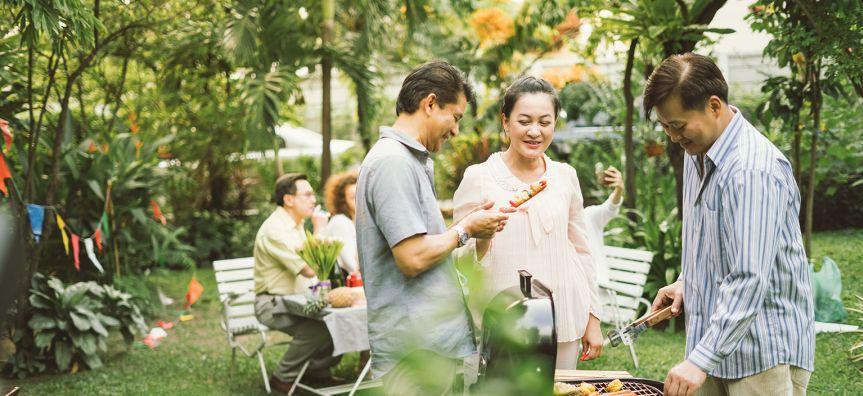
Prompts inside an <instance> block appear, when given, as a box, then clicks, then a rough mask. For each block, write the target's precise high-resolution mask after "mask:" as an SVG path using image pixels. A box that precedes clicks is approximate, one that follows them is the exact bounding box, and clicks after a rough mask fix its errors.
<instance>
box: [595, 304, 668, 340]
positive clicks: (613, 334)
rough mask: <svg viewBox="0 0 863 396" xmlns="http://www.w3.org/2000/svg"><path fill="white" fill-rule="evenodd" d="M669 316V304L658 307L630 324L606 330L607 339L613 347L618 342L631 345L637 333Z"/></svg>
mask: <svg viewBox="0 0 863 396" xmlns="http://www.w3.org/2000/svg"><path fill="white" fill-rule="evenodd" d="M670 317H671V306H670V305H669V306H667V307H665V308H662V309H660V310H659V311H656V312H653V313H651V314H649V315H646V316H644V317H642V318H641V319H638V320H636V321H635V322H632V324H630V325H629V326H626V327H624V328H622V329H620V330H617V329H614V330H610V331H609V332H608V341H609V343H610V344H611V346H613V347H616V346H618V345H620V344H624V345H632V343H633V342H635V339H636V338H638V335H639V334H641V333H642V332H643V331H645V330H647V329H648V328H649V327H653V326H654V325H656V324H657V323H659V322H662V321H663V320H666V319H668V318H670Z"/></svg>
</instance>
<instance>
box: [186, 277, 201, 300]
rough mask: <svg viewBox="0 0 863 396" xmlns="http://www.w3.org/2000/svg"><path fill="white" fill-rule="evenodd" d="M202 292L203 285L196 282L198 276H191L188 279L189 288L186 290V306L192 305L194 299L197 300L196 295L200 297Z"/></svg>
mask: <svg viewBox="0 0 863 396" xmlns="http://www.w3.org/2000/svg"><path fill="white" fill-rule="evenodd" d="M203 292H204V285H202V284H201V283H200V282H198V278H195V277H194V276H193V277H192V280H191V281H189V290H188V291H187V292H186V304H185V306H186V308H189V307H191V306H192V304H194V303H195V301H198V297H201V293H203Z"/></svg>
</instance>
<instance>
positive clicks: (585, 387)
mask: <svg viewBox="0 0 863 396" xmlns="http://www.w3.org/2000/svg"><path fill="white" fill-rule="evenodd" d="M578 390H579V391H580V392H581V395H582V396H587V395H589V394H591V393H593V392H596V387H595V386H593V384H588V383H587V382H582V383H581V384H579V385H578Z"/></svg>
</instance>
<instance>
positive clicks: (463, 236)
mask: <svg viewBox="0 0 863 396" xmlns="http://www.w3.org/2000/svg"><path fill="white" fill-rule="evenodd" d="M452 229H453V230H455V232H457V233H458V247H462V246H464V245H466V244H467V241H468V239H470V235H468V233H467V231H466V230H465V229H464V227H462V226H460V225H454V226H452Z"/></svg>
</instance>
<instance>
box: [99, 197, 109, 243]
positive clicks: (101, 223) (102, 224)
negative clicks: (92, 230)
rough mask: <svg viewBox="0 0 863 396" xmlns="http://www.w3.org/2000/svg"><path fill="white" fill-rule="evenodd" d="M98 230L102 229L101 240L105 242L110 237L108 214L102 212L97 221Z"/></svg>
mask: <svg viewBox="0 0 863 396" xmlns="http://www.w3.org/2000/svg"><path fill="white" fill-rule="evenodd" d="M109 199H110V198H109ZM99 228H101V229H102V239H104V240H106V241H107V240H108V238H109V237H110V235H108V212H102V219H100V220H99Z"/></svg>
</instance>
